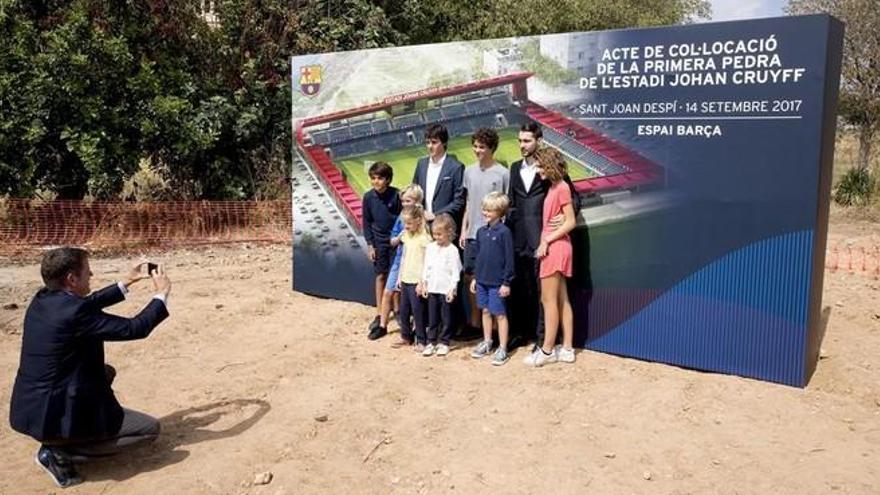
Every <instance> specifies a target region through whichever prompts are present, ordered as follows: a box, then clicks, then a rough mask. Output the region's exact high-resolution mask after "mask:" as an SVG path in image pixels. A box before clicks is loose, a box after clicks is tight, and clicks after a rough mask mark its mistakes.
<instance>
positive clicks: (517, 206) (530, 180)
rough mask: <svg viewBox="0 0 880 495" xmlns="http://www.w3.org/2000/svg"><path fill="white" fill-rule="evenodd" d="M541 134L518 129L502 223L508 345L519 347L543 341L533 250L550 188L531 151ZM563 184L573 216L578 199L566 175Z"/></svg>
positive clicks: (531, 125)
mask: <svg viewBox="0 0 880 495" xmlns="http://www.w3.org/2000/svg"><path fill="white" fill-rule="evenodd" d="M543 136H544V133H543V132H542V131H541V126H540V125H538V124H537V123H535V122H527V123H525V124H523V125H522V126H521V127H520V131H519V135H518V139H519V150H520V154H521V155H522V157H523V159H522V160H518V161H515V162H513V164H511V166H510V188H509V191H508V196H509V197H510V209H509V210H508V214H507V220H506V224H507V226H508V228H510V230H511V231H512V232H513V251H514V271H515V276H514V279H513V286H512V287H511V288H510V298H511V302H510V304H509V306H508V308H510V309H509V312H510V314H509V315H508V316H509V320H510V334H511V337H510V344H509V346H508V347H517V346H520V345H523V344H525V343H526V341H528V340H533V339H534V340H535V342H538V343H539V344H540V343H541V342H543V341H544V318H543V311H542V309H541V283H540V280H539V278H538V268H539V267H538V263H539V261H538V258H537V257H536V256H535V251H536V250H537V249H538V245H539V244H540V243H541V230H542V228H543V225H542V223H543V211H544V197H546V196H547V190H548V189H549V187H550V184H549V182H548V181H545V180H541V177H540V176H538V174H537V163H536V161H535V159H534V154H535V151H537V150H538V148H540V147H541V144H542V139H543ZM564 180H565V182H566V183H567V184H568V186H569V187H570V188H571V190H572V194H571V197H572V200H573V206H574V211H575V216H577V214H578V213H579V212H580V196H579V195H578V193H577V191H575V190H574V185H573V184H572V182H571V178H569V176H568V174H566V175H565V177H564ZM562 221H563V218H562V215H558V216H557V217H554V218H551V219H550V225H551V226H554V228H555V227H558V226H559V225H561V224H562Z"/></svg>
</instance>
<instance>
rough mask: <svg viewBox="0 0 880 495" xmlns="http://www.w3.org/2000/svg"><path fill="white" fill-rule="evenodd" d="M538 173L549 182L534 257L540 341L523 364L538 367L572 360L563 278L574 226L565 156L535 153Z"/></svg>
mask: <svg viewBox="0 0 880 495" xmlns="http://www.w3.org/2000/svg"><path fill="white" fill-rule="evenodd" d="M535 157H536V158H537V160H538V174H539V175H540V176H541V179H542V180H548V181H550V184H551V186H550V189H549V190H548V191H547V196H546V197H545V198H544V210H543V219H544V221H543V230H542V231H541V244H540V245H539V246H538V249H537V252H536V253H535V254H536V255H537V257H538V258H539V259H540V260H541V268H540V271H539V276H540V278H541V304H542V306H543V307H544V342H543V345H542V346H541V347H538V348H537V349H535V351H534V352H533V353H532V355H531V356H529V358H527V359H528V360H527V364H530V365H532V366H542V365H544V364H547V363H555V362H557V361H561V362H565V363H573V362H574V360H575V356H574V348H573V342H572V339H573V336H574V316H573V313H572V310H571V302H569V300H568V289H567V285H566V278H570V277H571V275H572V248H571V238H570V237H569V235H568V233H569V232H571V231H572V229H574V227H575V225H576V223H577V222H576V220H575V217H574V207H573V206H572V198H571V190H570V189H569V187H568V184H566V183H565V181H563V180H562V178H563V177H564V176H565V158H564V157H563V156H562V154H561V153H560V152H559V151H557V150H556V149H554V148H544V149H540V150H538V151H537V152H535ZM560 213H561V214H562V215H563V216H564V219H565V220H564V221H563V223H562V225H560V226H559V227H558V228H556V229H555V230H554V229H553V228H552V227H551V226H550V225H549V222H550V219H551V218H553V217H555V216H556V215H559V214H560ZM560 323H561V324H562V346H561V347H559V348H556V347H554V344H555V343H556V334H557V331H558V329H559V324H560Z"/></svg>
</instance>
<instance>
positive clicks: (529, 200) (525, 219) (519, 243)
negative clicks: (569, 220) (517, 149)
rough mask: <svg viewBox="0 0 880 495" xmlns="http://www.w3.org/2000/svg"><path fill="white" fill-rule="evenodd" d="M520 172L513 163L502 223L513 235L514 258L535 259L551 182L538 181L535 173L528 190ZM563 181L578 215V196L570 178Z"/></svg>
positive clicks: (519, 166)
mask: <svg viewBox="0 0 880 495" xmlns="http://www.w3.org/2000/svg"><path fill="white" fill-rule="evenodd" d="M520 169H522V160H518V161H515V162H513V164H512V165H511V166H510V186H509V188H510V189H509V191H508V193H507V195H508V196H509V197H510V209H509V210H508V212H507V220H506V221H505V223H506V224H507V226H508V227H509V228H510V230H511V232H513V250H514V252H515V253H516V255H517V256H535V250H536V249H538V244H540V243H541V230H543V222H544V219H543V211H544V198H545V197H546V196H547V191H548V190H549V189H550V181H546V180H541V177H539V176H538V175H537V174H536V175H535V180H533V181H532V187H530V188H529V190H528V191H527V190H526V185H525V184H524V183H523V180H522V177H521V176H520ZM564 179H565V182H566V183H567V184H568V187H569V188H571V198H572V206H573V207H574V214H575V216H577V214H578V213H579V212H580V210H581V202H580V196H579V195H578V193H577V191H575V189H574V184H572V182H571V178H569V177H568V175H566V176H565V177H564Z"/></svg>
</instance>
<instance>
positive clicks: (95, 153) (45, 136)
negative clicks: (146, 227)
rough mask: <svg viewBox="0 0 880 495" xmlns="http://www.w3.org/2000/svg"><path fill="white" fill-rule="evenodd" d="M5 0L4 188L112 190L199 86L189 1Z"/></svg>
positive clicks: (1, 12)
mask: <svg viewBox="0 0 880 495" xmlns="http://www.w3.org/2000/svg"><path fill="white" fill-rule="evenodd" d="M0 1H2V4H0V39H3V40H4V42H3V43H2V44H0V122H2V123H0V193H6V194H12V195H16V196H30V195H31V194H33V193H34V192H35V191H36V190H38V189H45V190H49V191H52V192H55V193H57V194H58V197H59V198H82V197H83V196H84V195H86V194H91V195H92V196H94V197H97V198H109V197H113V196H115V194H116V193H117V192H118V191H119V190H120V189H121V187H122V182H123V179H124V177H125V176H126V175H129V174H132V173H134V171H135V170H137V166H138V162H139V160H140V159H141V158H142V157H144V156H148V155H149V154H150V153H151V150H150V146H151V145H153V144H154V143H151V142H149V141H148V140H147V141H145V140H144V134H145V130H149V129H151V128H161V127H163V125H165V124H164V123H163V122H162V119H163V117H167V114H163V113H162V112H161V106H162V105H163V104H165V103H167V101H169V100H171V99H174V98H177V99H184V100H185V99H186V98H187V97H188V96H191V95H192V94H194V93H195V91H194V88H197V84H196V82H195V81H194V79H193V74H194V73H195V72H196V71H194V68H193V65H192V63H191V62H192V61H197V60H199V57H198V56H194V50H196V49H198V42H197V41H198V40H197V39H196V40H195V41H193V39H192V38H191V35H192V34H193V33H194V31H195V30H196V29H197V25H194V23H193V22H192V21H193V20H194V19H196V18H197V17H196V12H195V10H194V9H193V8H192V7H189V6H188V4H190V3H192V2H187V1H185V0H178V1H177V2H174V1H168V0H153V1H146V2H114V1H112V0H104V1H102V0H74V1H67V2H62V1H27V2H26V1H10V0H0ZM180 106H185V105H184V104H181V105H180Z"/></svg>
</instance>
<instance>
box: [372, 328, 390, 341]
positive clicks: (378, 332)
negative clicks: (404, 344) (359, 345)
mask: <svg viewBox="0 0 880 495" xmlns="http://www.w3.org/2000/svg"><path fill="white" fill-rule="evenodd" d="M386 335H388V329H387V328H385V327H376V328H374V329H372V330H370V334H369V335H367V338H368V339H370V340H377V339H381V338H382V337H384V336H386Z"/></svg>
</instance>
